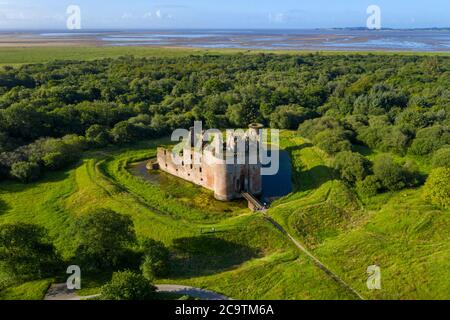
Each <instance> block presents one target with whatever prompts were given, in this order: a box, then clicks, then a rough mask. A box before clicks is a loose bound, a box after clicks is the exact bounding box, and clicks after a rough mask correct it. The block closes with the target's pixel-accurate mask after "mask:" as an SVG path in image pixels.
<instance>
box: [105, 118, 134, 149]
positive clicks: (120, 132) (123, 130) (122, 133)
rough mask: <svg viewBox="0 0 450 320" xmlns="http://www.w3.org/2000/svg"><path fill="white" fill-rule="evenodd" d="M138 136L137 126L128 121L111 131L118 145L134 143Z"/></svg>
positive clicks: (120, 123)
mask: <svg viewBox="0 0 450 320" xmlns="http://www.w3.org/2000/svg"><path fill="white" fill-rule="evenodd" d="M137 134H138V132H137V130H136V128H135V126H134V125H133V124H131V123H129V122H127V121H122V122H119V123H118V124H116V125H115V126H114V128H113V129H112V130H111V137H112V139H113V140H114V142H115V143H118V144H126V143H131V142H133V141H134V139H135V138H136V136H137Z"/></svg>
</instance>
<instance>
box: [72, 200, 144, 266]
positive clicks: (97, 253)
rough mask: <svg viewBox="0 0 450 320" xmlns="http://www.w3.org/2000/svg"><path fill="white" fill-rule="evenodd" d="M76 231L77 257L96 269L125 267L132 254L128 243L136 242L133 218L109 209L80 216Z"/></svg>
mask: <svg viewBox="0 0 450 320" xmlns="http://www.w3.org/2000/svg"><path fill="white" fill-rule="evenodd" d="M76 230H77V231H78V248H77V258H78V259H80V260H81V263H82V264H84V265H85V266H86V267H87V269H90V270H93V271H98V270H103V269H107V270H111V269H112V268H118V267H122V266H123V264H124V263H125V261H128V259H129V258H127V255H130V254H131V252H130V250H129V249H128V248H129V246H131V245H132V244H134V243H135V241H136V235H135V232H134V226H133V221H132V220H131V218H130V217H129V216H125V215H121V214H118V213H116V212H114V211H112V210H109V209H98V210H95V211H92V212H90V213H89V214H87V215H84V216H81V217H80V218H79V219H78V221H77V222H76Z"/></svg>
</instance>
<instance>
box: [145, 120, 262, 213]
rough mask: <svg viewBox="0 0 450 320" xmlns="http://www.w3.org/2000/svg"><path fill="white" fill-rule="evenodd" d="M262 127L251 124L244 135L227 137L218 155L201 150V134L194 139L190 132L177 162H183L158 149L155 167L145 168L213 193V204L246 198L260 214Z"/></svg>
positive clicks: (171, 152) (192, 133) (170, 153)
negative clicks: (258, 198) (162, 172)
mask: <svg viewBox="0 0 450 320" xmlns="http://www.w3.org/2000/svg"><path fill="white" fill-rule="evenodd" d="M262 127H263V126H262V125H261V124H251V125H250V126H249V130H248V131H247V132H246V133H245V134H243V135H242V134H237V135H232V136H227V142H225V143H223V146H222V147H223V149H222V150H221V151H222V152H219V153H217V152H216V150H211V149H210V148H207V147H205V146H206V143H205V142H204V141H203V134H204V133H203V132H202V134H201V135H202V136H201V137H195V136H194V135H195V133H194V129H193V128H191V131H190V134H189V143H187V144H185V145H184V147H183V148H182V151H181V155H182V157H181V159H184V160H181V163H179V162H180V161H175V160H174V152H173V151H170V150H168V149H166V148H158V151H157V163H150V164H149V165H151V166H152V167H153V168H154V167H155V166H156V167H157V168H159V169H160V170H162V171H164V172H167V173H169V174H171V175H174V176H176V177H179V178H182V179H184V180H187V181H189V182H192V183H195V184H197V185H200V186H202V187H204V188H207V189H209V190H211V191H213V192H214V197H215V198H216V199H217V200H221V201H231V200H234V199H240V198H246V199H247V200H248V202H249V207H250V208H251V209H253V210H260V209H262V208H263V207H262V205H261V204H260V203H259V201H258V200H257V197H258V196H260V195H261V193H262V178H261V168H262V166H261V162H260V159H259V152H260V148H261V143H260V129H261V128H262ZM195 138H198V139H199V141H201V143H200V147H196V141H197V140H196V139H195ZM255 152H256V154H255ZM251 153H252V154H253V155H251ZM193 159H196V161H193ZM230 159H231V161H230ZM238 159H239V160H238ZM189 160H191V161H189Z"/></svg>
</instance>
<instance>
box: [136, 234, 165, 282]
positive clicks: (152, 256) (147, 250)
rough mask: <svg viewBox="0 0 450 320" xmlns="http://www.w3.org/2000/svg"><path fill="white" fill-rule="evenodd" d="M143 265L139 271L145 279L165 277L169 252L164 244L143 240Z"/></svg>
mask: <svg viewBox="0 0 450 320" xmlns="http://www.w3.org/2000/svg"><path fill="white" fill-rule="evenodd" d="M141 247H142V252H143V255H144V256H143V257H144V258H143V263H142V265H141V271H142V273H143V274H144V276H145V277H146V278H147V279H153V278H154V277H160V276H165V275H167V272H168V267H169V265H168V264H169V256H170V252H169V250H168V249H167V248H166V247H165V246H164V243H162V242H160V241H155V240H153V239H145V240H144V241H143V243H142V245H141Z"/></svg>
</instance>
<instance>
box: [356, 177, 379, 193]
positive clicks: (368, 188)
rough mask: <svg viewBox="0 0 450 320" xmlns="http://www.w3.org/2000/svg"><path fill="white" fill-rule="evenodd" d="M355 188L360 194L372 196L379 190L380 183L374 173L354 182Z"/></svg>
mask: <svg viewBox="0 0 450 320" xmlns="http://www.w3.org/2000/svg"><path fill="white" fill-rule="evenodd" d="M356 189H357V190H358V193H360V194H361V195H364V196H366V197H373V196H375V195H377V193H378V192H379V191H380V189H381V183H380V181H379V180H378V179H377V177H375V176H374V175H372V176H367V177H366V178H365V179H364V180H363V181H358V182H357V183H356Z"/></svg>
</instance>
